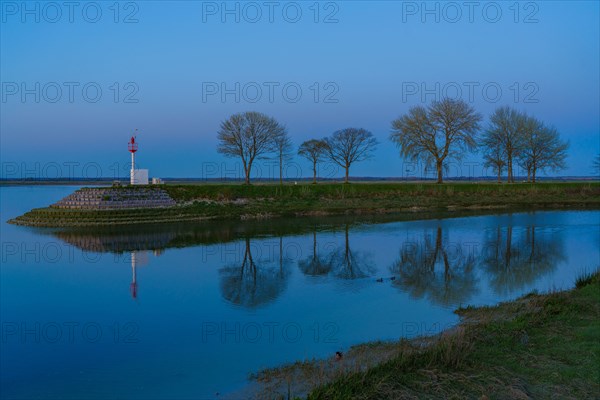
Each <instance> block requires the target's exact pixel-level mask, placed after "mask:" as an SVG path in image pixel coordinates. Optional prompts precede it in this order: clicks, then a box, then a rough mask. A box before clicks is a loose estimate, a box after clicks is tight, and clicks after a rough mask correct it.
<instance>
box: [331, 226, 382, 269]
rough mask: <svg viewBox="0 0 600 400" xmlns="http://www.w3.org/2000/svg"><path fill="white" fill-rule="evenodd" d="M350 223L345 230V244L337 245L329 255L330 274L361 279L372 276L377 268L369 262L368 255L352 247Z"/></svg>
mask: <svg viewBox="0 0 600 400" xmlns="http://www.w3.org/2000/svg"><path fill="white" fill-rule="evenodd" d="M349 230H350V225H348V224H346V226H345V230H344V239H345V240H344V246H343V247H336V248H335V249H334V250H333V251H332V252H331V253H330V254H329V256H328V257H327V261H326V265H327V268H329V269H330V274H331V275H332V276H334V277H336V278H340V279H360V278H367V277H369V276H372V275H373V273H374V271H375V269H374V267H373V266H372V265H371V264H370V263H369V261H368V259H367V255H366V254H364V253H362V252H353V251H352V249H351V248H350V235H349Z"/></svg>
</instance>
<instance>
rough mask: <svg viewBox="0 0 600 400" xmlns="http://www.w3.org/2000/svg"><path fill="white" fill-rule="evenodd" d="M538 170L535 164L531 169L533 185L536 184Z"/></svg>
mask: <svg viewBox="0 0 600 400" xmlns="http://www.w3.org/2000/svg"><path fill="white" fill-rule="evenodd" d="M536 169H537V168H536V166H535V164H533V167H531V181H532V182H533V183H535V173H536Z"/></svg>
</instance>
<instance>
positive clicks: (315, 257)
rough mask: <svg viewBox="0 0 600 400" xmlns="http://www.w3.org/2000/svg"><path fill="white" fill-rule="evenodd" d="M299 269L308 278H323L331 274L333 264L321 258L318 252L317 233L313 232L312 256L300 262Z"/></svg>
mask: <svg viewBox="0 0 600 400" xmlns="http://www.w3.org/2000/svg"><path fill="white" fill-rule="evenodd" d="M298 267H299V268H300V270H301V271H302V273H304V275H308V276H323V275H327V274H329V273H330V272H331V264H330V263H329V262H328V261H326V260H324V259H323V258H322V257H321V256H319V254H318V252H317V231H316V229H315V230H314V231H313V249H312V255H309V256H308V257H306V258H305V259H304V260H300V261H298Z"/></svg>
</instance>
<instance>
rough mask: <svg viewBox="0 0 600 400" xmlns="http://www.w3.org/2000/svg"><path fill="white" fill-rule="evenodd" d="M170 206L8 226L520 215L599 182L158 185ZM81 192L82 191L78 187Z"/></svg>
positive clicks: (31, 215)
mask: <svg viewBox="0 0 600 400" xmlns="http://www.w3.org/2000/svg"><path fill="white" fill-rule="evenodd" d="M147 188H152V189H153V190H154V191H156V190H158V191H162V192H165V193H166V194H167V196H170V198H171V199H172V200H173V201H174V204H175V205H174V206H171V207H148V208H140V207H136V208H126V207H119V205H118V204H117V205H116V206H115V207H119V208H114V209H100V208H98V209H93V208H89V209H72V208H57V207H50V206H49V207H45V208H38V209H33V210H31V211H29V212H27V213H25V214H23V215H21V216H18V217H16V218H14V219H11V220H9V221H7V222H8V223H11V224H16V225H24V226H36V227H53V228H61V227H100V226H120V225H147V224H153V223H179V222H202V221H209V220H210V221H217V220H238V221H245V220H246V221H253V220H272V219H276V218H306V217H325V216H376V215H390V216H396V217H398V218H400V219H415V218H412V217H416V218H420V216H421V215H422V214H425V213H439V212H448V213H453V212H458V213H460V212H469V211H473V212H481V211H483V212H488V211H492V212H493V211H498V212H511V211H514V212H519V211H528V210H548V211H549V210H565V209H573V210H590V209H600V183H598V182H594V183H590V182H586V183H537V184H515V185H498V184H490V183H485V184H475V183H446V184H444V185H436V184H431V183H410V184H409V183H361V184H350V185H342V184H318V185H310V184H305V185H283V186H279V185H251V186H243V185H157V186H140V187H133V189H132V187H129V186H127V187H123V188H116V189H115V188H110V187H108V188H106V189H104V190H112V191H117V192H118V191H120V190H122V191H128V192H134V193H135V192H136V191H141V190H146V192H147ZM80 190H88V189H85V188H82V189H80Z"/></svg>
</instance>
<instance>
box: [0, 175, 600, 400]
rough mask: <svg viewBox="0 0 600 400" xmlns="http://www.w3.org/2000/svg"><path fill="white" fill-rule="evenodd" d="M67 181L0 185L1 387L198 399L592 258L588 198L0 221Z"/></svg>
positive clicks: (547, 278)
mask: <svg viewBox="0 0 600 400" xmlns="http://www.w3.org/2000/svg"><path fill="white" fill-rule="evenodd" d="M74 189H75V188H74V187H67V186H21V187H1V188H0V195H1V209H0V216H1V219H2V223H1V230H0V232H1V233H2V267H1V269H0V319H1V323H2V332H1V334H2V336H1V353H0V354H1V357H0V368H1V380H0V395H1V396H0V397H2V398H3V399H4V398H43V399H46V398H99V399H109V398H140V399H159V398H214V397H215V393H217V392H219V393H227V392H230V391H233V390H237V389H239V388H240V387H243V386H244V385H245V383H246V382H247V377H248V374H249V373H252V372H257V371H258V370H260V369H262V368H266V367H274V366H278V365H281V364H283V363H287V362H292V361H295V360H301V359H306V358H313V357H317V358H322V357H330V356H331V355H332V354H333V353H335V351H336V350H339V349H342V350H343V349H346V348H348V347H349V346H351V345H354V344H358V343H362V342H366V341H373V340H393V339H398V338H400V337H412V336H415V335H419V334H431V333H435V332H439V331H440V330H442V329H444V328H446V327H448V326H451V325H452V324H455V323H456V322H457V320H458V319H457V317H456V316H455V315H454V314H453V310H454V309H456V308H457V307H459V306H461V305H469V304H473V305H484V304H487V305H490V304H496V303H498V302H500V301H505V300H509V299H513V298H515V297H518V296H520V295H523V294H525V293H528V292H531V291H532V290H538V291H547V290H553V289H562V288H569V287H571V286H572V285H573V284H574V281H575V279H576V277H577V276H578V275H580V274H581V273H582V272H584V271H586V270H587V271H591V270H593V269H595V267H597V266H598V265H599V264H600V248H599V243H600V212H599V211H560V212H530V213H515V214H499V215H484V216H465V217H458V218H446V219H444V218H432V217H439V216H426V217H428V218H427V219H423V220H419V221H404V222H397V221H396V222H394V221H391V220H390V218H391V217H383V218H386V219H385V220H383V222H382V220H381V219H377V220H374V219H368V218H367V219H362V220H358V219H348V218H334V219H296V220H287V221H255V222H251V221H246V222H218V223H215V222H213V223H210V224H191V225H190V224H187V225H185V224H184V225H182V224H179V225H168V226H147V227H144V228H143V229H139V228H136V229H134V228H131V227H120V228H118V229H111V230H104V229H95V230H89V229H87V230H78V231H55V230H49V229H33V228H27V227H17V226H12V225H8V224H6V223H5V221H6V220H8V219H10V218H12V217H15V216H17V215H19V214H22V213H23V212H25V211H27V210H29V209H31V208H33V207H42V206H45V205H47V204H50V203H53V202H55V201H56V200H58V199H60V198H62V197H64V196H65V195H67V194H69V193H70V192H72V191H73V190H74ZM376 222H377V223H376Z"/></svg>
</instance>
